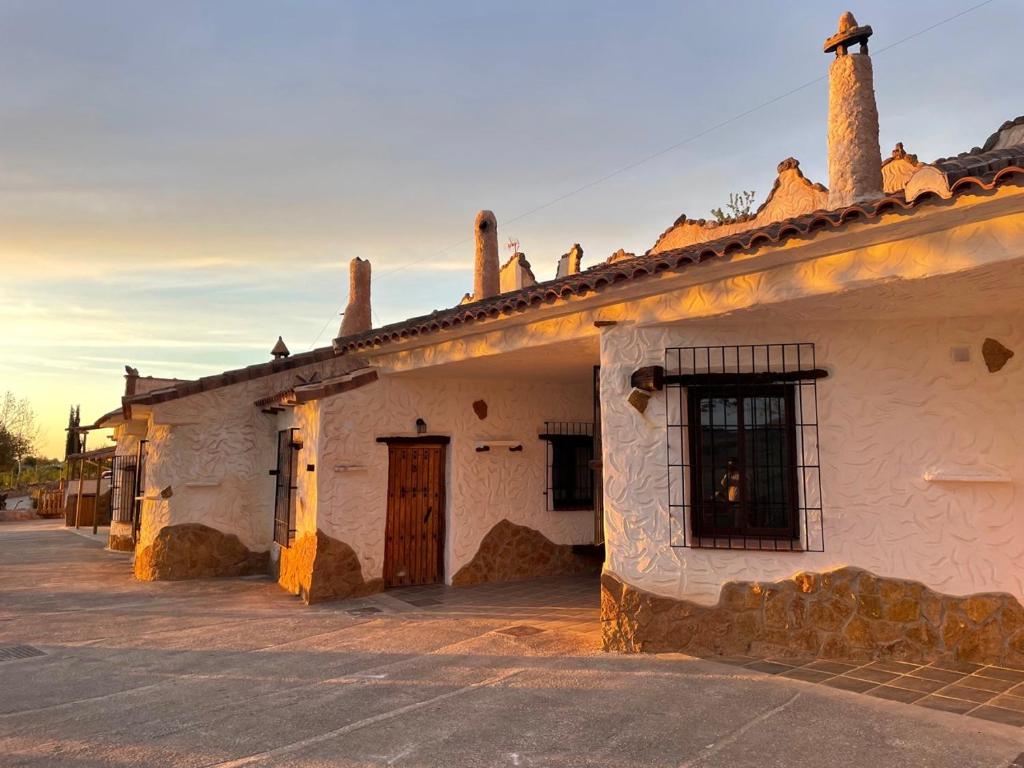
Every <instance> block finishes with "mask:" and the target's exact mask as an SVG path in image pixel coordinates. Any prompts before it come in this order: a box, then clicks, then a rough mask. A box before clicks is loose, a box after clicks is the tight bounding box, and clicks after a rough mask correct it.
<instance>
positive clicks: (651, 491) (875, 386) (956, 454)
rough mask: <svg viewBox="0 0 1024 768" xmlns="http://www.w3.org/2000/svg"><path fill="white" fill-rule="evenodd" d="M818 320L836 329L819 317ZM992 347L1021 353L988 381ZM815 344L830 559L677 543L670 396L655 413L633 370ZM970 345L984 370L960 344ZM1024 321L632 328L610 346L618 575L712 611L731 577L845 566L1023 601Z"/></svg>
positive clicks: (606, 380) (605, 346)
mask: <svg viewBox="0 0 1024 768" xmlns="http://www.w3.org/2000/svg"><path fill="white" fill-rule="evenodd" d="M817 317H819V318H820V317H821V315H820V314H819V315H818V316H817ZM986 336H992V337H995V338H997V339H999V340H1001V341H1002V342H1003V343H1004V344H1006V345H1007V346H1009V347H1010V348H1012V349H1016V350H1017V356H1016V357H1014V358H1013V359H1011V360H1010V362H1009V363H1007V365H1006V367H1005V368H1004V369H1003V370H1002V371H1000V372H998V373H989V372H988V370H987V369H986V367H985V364H984V362H983V360H982V356H981V343H982V341H983V339H984V338H985V337H986ZM780 341H812V342H814V343H815V344H816V351H817V362H818V365H819V366H823V367H826V368H827V369H829V370H830V371H831V375H830V376H829V378H827V379H824V380H822V381H821V382H819V385H818V399H819V412H818V424H819V437H820V445H821V485H822V500H823V506H824V527H825V529H824V530H825V551H824V552H823V553H810V552H808V553H779V554H774V553H765V552H746V551H728V550H708V549H685V548H684V549H679V548H675V549H674V548H672V547H671V546H670V545H669V529H668V524H669V513H668V502H667V498H668V475H667V470H666V459H665V456H666V427H665V423H666V422H665V408H666V397H665V394H664V393H659V394H656V395H655V396H654V397H652V399H651V401H650V404H649V407H648V409H647V411H646V413H644V414H643V415H641V414H639V413H638V412H637V411H636V410H634V409H633V408H631V407H630V406H629V405H628V404H627V403H626V396H627V394H628V391H629V390H628V379H629V374H630V373H631V372H632V371H633V370H635V369H636V368H637V367H639V366H642V365H650V364H658V363H662V362H663V360H664V350H665V348H666V347H672V346H692V345H703V344H712V345H715V344H730V343H767V342H780ZM961 345H962V346H968V347H969V348H970V350H971V356H972V359H971V361H970V362H969V363H953V362H952V360H951V351H950V350H951V347H953V346H961ZM1022 352H1024V316H1012V317H1009V316H1001V317H985V318H981V317H979V318H973V319H946V320H938V319H936V320H907V321H899V322H893V321H889V322H882V321H856V322H845V323H842V322H827V321H826V322H822V321H821V320H815V321H813V322H803V323H800V324H793V325H782V324H777V323H774V324H773V323H761V322H758V323H750V324H748V325H747V326H746V327H745V328H743V327H740V326H733V327H728V326H727V325H724V324H723V325H720V326H719V327H718V328H717V329H715V328H713V327H712V326H711V324H710V323H709V322H705V323H699V324H698V323H694V324H691V325H689V326H687V325H677V326H674V327H662V328H646V329H641V328H636V327H621V326H620V327H617V328H612V329H609V330H608V331H606V333H605V334H604V336H603V339H602V351H601V357H602V376H601V386H602V418H603V427H604V476H605V502H606V536H607V542H608V561H607V563H606V568H607V569H608V570H610V571H612V572H614V573H615V574H617V575H618V576H619V577H621V578H622V579H624V580H625V581H627V582H628V583H630V584H632V585H634V586H637V587H639V588H641V589H645V590H648V591H650V592H653V593H656V594H659V595H664V596H666V597H673V598H686V599H690V600H694V601H698V602H703V603H709V604H710V603H714V602H715V601H717V599H718V594H719V589H720V587H721V585H722V584H723V583H725V582H727V581H730V580H744V581H758V580H763V581H775V580H778V579H781V578H785V577H787V576H790V575H792V574H794V573H795V572H797V571H801V570H813V571H821V570H825V569H829V568H835V567H838V566H843V565H854V566H859V567H862V568H865V569H867V570H869V571H872V572H874V573H876V574H880V575H884V576H891V577H900V578H907V579H915V580H920V581H922V582H924V583H925V584H926V585H927V586H929V587H931V588H933V589H935V590H938V591H941V592H945V593H951V594H966V593H973V592H981V591H988V590H999V591H1007V592H1010V593H1012V594H1014V595H1016V596H1017V597H1019V598H1020V597H1024V508H1022V506H1021V491H1020V487H1021V483H1022V482H1024V408H1022V407H1021V401H1020V397H1021V392H1024V365H1022V363H1024V359H1022V357H1024V356H1022ZM936 469H938V470H947V471H949V470H952V471H961V472H996V473H1005V474H1006V475H1008V476H1009V477H1010V478H1011V479H1012V482H1008V483H978V482H968V483H963V482H960V483H939V482H928V481H926V480H925V479H924V475H925V473H926V472H928V471H929V470H936Z"/></svg>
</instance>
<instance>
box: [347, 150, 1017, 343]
mask: <svg viewBox="0 0 1024 768" xmlns="http://www.w3.org/2000/svg"><path fill="white" fill-rule="evenodd" d="M936 164H937V165H939V164H942V165H939V168H940V170H941V171H942V172H943V173H945V174H947V175H948V176H949V179H950V182H949V183H950V187H951V188H952V189H953V191H954V192H956V193H959V192H963V191H966V190H968V189H975V190H990V189H992V188H993V187H995V186H996V185H998V184H1000V183H1002V182H1003V181H1006V180H1007V179H1010V178H1012V177H1018V178H1020V177H1022V176H1024V145H1021V146H1017V147H1013V148H1011V149H1009V150H993V151H991V152H988V153H976V154H975V153H965V154H963V155H959V156H958V157H956V158H947V159H946V160H941V161H937V163H936ZM930 199H931V196H930V195H923V196H921V197H919V198H918V199H917V200H915V201H913V202H911V203H908V202H906V200H905V199H904V198H903V197H902V196H888V197H883V198H880V199H878V200H875V201H873V202H870V203H861V204H857V205H851V206H848V207H846V208H842V209H839V210H835V211H815V212H813V213H808V214H803V215H801V216H795V217H793V218H791V219H786V220H783V221H777V222H773V223H771V224H768V225H766V226H763V227H758V228H756V229H750V230H746V231H743V232H739V233H737V234H735V235H732V236H728V237H723V238H719V239H717V240H710V241H707V242H702V243H696V244H693V245H688V246H685V247H682V248H677V249H674V250H669V251H662V252H660V253H650V252H648V253H646V254H644V255H642V256H636V257H634V258H631V259H622V260H619V261H614V262H610V263H609V262H605V263H602V264H598V265H596V266H594V267H591V268H590V269H587V270H585V271H583V272H580V273H577V274H574V275H568V276H566V277H563V278H558V279H555V280H548V281H546V282H543V283H537V284H536V285H533V286H530V287H528V288H522V289H520V290H518V291H511V292H509V293H504V294H500V295H498V296H494V297H492V298H488V299H485V300H483V301H475V302H472V303H469V304H461V305H459V306H457V307H452V308H450V309H445V310H437V311H435V312H432V313H431V314H429V315H422V316H420V317H413V318H410V319H408V320H405V321H402V322H400V323H393V324H391V325H386V326H383V327H381V328H375V329H371V330H369V331H366V332H365V333H360V334H356V335H353V336H349V337H346V338H339V339H335V341H334V348H335V350H336V351H337V352H339V353H347V352H354V351H358V350H360V349H368V348H371V347H376V346H381V345H383V344H388V343H392V342H396V341H402V340H405V339H411V338H416V337H418V336H422V335H428V334H433V333H437V332H439V331H443V330H448V329H450V328H458V327H461V326H463V325H468V324H470V323H475V322H480V321H483V320H489V319H493V318H497V317H501V316H508V315H513V314H516V313H519V312H523V311H525V310H527V309H530V308H531V307H536V306H540V305H543V304H552V303H554V302H556V301H558V300H559V299H566V298H570V297H574V296H585V295H587V294H589V293H594V292H598V291H604V290H606V289H608V288H610V287H612V286H615V285H618V284H620V283H624V282H629V281H633V280H638V279H642V278H644V277H649V276H651V275H656V274H658V273H659V272H666V271H674V270H679V269H684V268H686V267H689V266H690V265H693V264H699V263H700V262H703V261H707V260H709V259H716V258H721V257H724V256H728V255H731V254H733V253H739V252H743V251H749V250H753V249H755V248H758V247H761V246H765V245H775V244H778V243H781V242H783V241H785V240H788V239H789V238H791V237H802V236H805V235H810V234H813V233H815V232H817V231H819V230H834V229H838V228H840V227H842V226H844V225H845V224H846V223H848V222H850V221H856V220H862V221H870V220H872V219H876V218H878V217H879V216H881V215H882V214H885V213H888V212H892V211H908V212H909V211H913V210H916V209H917V208H919V207H920V206H921V205H922V204H923V203H926V202H927V201H929V200H930Z"/></svg>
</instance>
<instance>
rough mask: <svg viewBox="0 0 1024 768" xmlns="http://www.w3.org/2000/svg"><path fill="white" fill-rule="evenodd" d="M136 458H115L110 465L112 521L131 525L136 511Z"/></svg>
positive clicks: (123, 456) (125, 456)
mask: <svg viewBox="0 0 1024 768" xmlns="http://www.w3.org/2000/svg"><path fill="white" fill-rule="evenodd" d="M137 470H138V459H137V457H136V456H127V455H120V456H115V457H114V458H113V460H112V461H111V465H110V519H111V520H113V521H114V522H115V523H130V522H132V515H133V513H134V510H135V496H136V491H135V481H136V479H137Z"/></svg>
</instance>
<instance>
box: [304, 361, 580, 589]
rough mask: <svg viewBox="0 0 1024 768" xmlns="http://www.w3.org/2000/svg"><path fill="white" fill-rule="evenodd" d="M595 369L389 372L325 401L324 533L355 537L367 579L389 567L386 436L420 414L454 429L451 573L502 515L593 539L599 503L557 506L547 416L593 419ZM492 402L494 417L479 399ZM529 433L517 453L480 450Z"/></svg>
mask: <svg viewBox="0 0 1024 768" xmlns="http://www.w3.org/2000/svg"><path fill="white" fill-rule="evenodd" d="M591 389H592V387H591V385H590V371H589V370H586V371H583V372H582V375H581V380H580V382H579V383H578V384H577V383H544V382H539V381H515V380H451V379H440V378H414V377H409V376H388V375H383V376H382V377H381V380H379V381H378V382H376V383H374V384H371V385H368V386H366V387H363V388H361V389H358V390H355V391H353V392H350V393H346V394H344V395H339V396H337V397H333V398H328V399H326V400H324V401H323V403H322V405H321V417H322V418H321V433H320V465H319V468H318V476H319V483H318V490H319V504H318V509H317V522H316V524H317V525H318V526H319V527H320V529H321V530H322V531H324V533H326V534H327V535H328V536H331V537H333V538H336V539H339V540H341V541H344V542H346V543H347V544H349V545H350V546H352V547H353V548H354V549H355V550H356V552H357V553H358V555H359V558H360V563H361V566H362V569H363V576H364V578H367V579H369V578H374V577H378V576H380V575H381V574H382V571H383V563H384V529H385V523H386V519H387V484H388V448H387V446H386V445H384V444H381V443H377V442H376V439H377V437H382V436H393V435H410V434H413V432H414V423H415V421H416V419H417V418H422V419H424V420H425V421H426V422H427V425H428V430H427V431H428V434H432V435H448V436H450V437H451V444H450V445H449V446H448V474H447V507H448V509H447V518H446V525H445V529H446V537H447V543H446V556H445V559H446V565H445V575H446V578H447V579H450V578H451V576H452V574H454V573H455V572H456V571H457V570H458V569H459V568H461V567H462V566H463V565H465V564H466V563H467V562H469V561H470V560H471V559H472V557H473V555H474V554H475V553H476V551H477V549H478V548H479V546H480V542H481V540H482V539H483V537H484V535H485V534H486V533H487V532H488V531H489V530H490V529H491V528H492V527H493V526H494V525H495V524H496V523H498V522H499V521H501V520H502V519H508V520H510V521H511V522H513V523H516V524H519V525H525V526H529V527H530V528H534V529H536V530H538V531H540V532H541V533H543V534H544V535H545V536H547V537H548V538H549V539H551V540H552V541H553V542H555V543H557V544H582V543H590V542H592V540H593V513H592V512H587V511H584V512H548V511H546V505H545V498H544V495H543V493H544V490H545V487H546V482H545V467H546V445H545V443H544V442H543V441H542V440H539V439H538V438H537V435H538V434H539V433H540V432H541V430H542V427H543V424H544V422H545V421H546V420H551V421H555V420H573V421H577V420H578V421H590V420H592V418H593V402H592V396H591ZM476 400H484V401H485V402H486V403H487V409H488V415H487V418H486V419H484V420H481V419H479V418H478V417H477V415H476V414H475V413H474V411H473V402H474V401H476ZM487 439H492V440H517V441H522V445H523V450H522V452H519V453H511V452H509V451H508V449H507V448H504V447H494V448H493V449H492V450H491V451H489V452H487V453H477V452H476V450H475V445H476V441H478V440H487Z"/></svg>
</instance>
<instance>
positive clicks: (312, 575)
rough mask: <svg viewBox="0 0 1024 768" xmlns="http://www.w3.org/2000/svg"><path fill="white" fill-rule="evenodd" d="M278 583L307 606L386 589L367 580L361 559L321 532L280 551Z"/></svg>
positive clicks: (340, 542) (349, 549) (375, 580)
mask: <svg viewBox="0 0 1024 768" xmlns="http://www.w3.org/2000/svg"><path fill="white" fill-rule="evenodd" d="M277 583H278V584H280V585H281V586H282V587H284V588H285V589H286V590H287V591H288V592H290V593H291V594H293V595H299V596H300V597H301V598H302V601H303V602H304V603H305V604H306V605H310V604H312V603H319V602H323V601H324V600H337V599H341V598H346V597H362V596H364V595H372V594H373V593H374V592H380V591H381V590H383V589H384V580H383V579H381V578H375V579H369V580H365V579H364V578H363V570H362V566H360V564H359V557H358V556H357V555H356V552H355V550H354V549H352V547H350V546H349V545H348V544H346V543H345V542H343V541H338V540H337V539H332V538H331V537H330V536H328V535H327V534H325V533H324V532H323V531H321V530H320V529H319V528H318V529H317V531H316V533H315V534H313V533H305V534H303V535H302V536H299V537H298V538H297V539H296V540H295V541H294V542H293V543H292V545H291V546H290V547H282V548H281V561H280V566H279V572H278V578H277Z"/></svg>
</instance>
